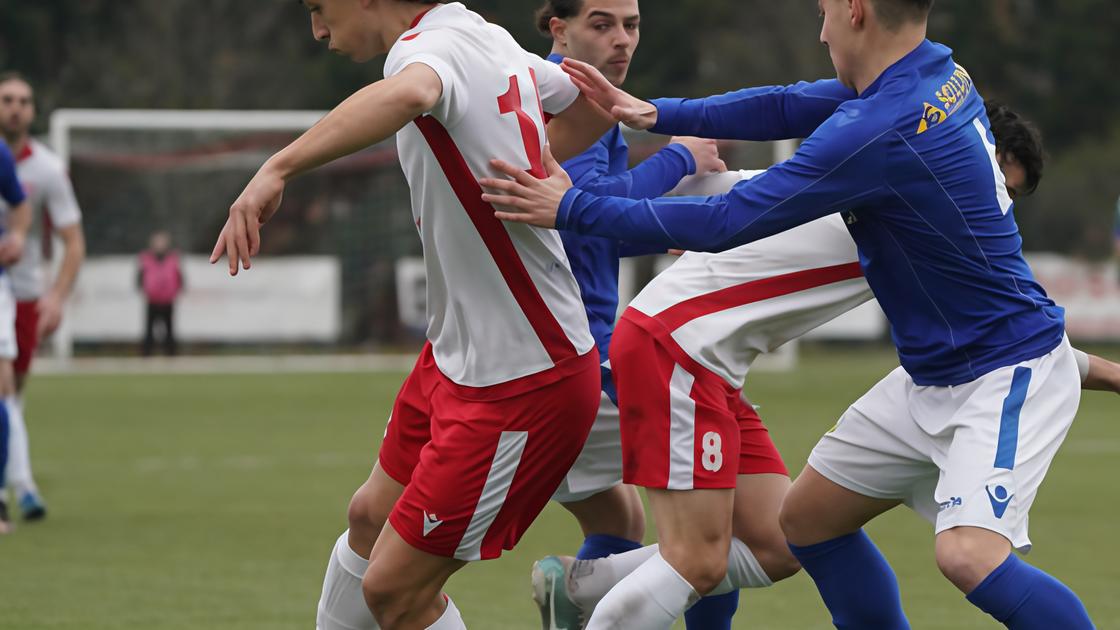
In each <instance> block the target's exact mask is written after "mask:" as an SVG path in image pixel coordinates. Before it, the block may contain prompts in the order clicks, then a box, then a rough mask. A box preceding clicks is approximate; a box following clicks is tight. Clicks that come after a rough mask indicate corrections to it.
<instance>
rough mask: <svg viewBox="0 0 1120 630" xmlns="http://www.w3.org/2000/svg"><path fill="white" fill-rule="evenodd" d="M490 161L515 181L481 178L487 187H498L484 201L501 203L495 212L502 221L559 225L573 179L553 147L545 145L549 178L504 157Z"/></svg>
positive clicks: (540, 225) (546, 225)
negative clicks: (558, 218)
mask: <svg viewBox="0 0 1120 630" xmlns="http://www.w3.org/2000/svg"><path fill="white" fill-rule="evenodd" d="M490 165H491V166H493V167H494V168H495V169H497V170H498V171H501V172H502V173H505V174H506V175H509V176H510V177H512V178H513V180H512V181H511V180H508V179H494V178H485V179H481V180H479V184H481V185H482V187H483V188H485V189H488V190H492V191H497V192H496V193H490V192H487V193H483V195H482V200H483V201H485V202H487V203H491V204H494V205H497V206H500V207H501V209H500V210H498V211H497V212H495V213H494V216H495V217H497V218H499V219H501V220H502V221H512V222H515V223H528V224H529V225H535V226H538V227H543V228H555V227H556V213H557V212H558V211H559V210H560V201H561V200H562V199H563V198H564V194H565V193H566V192H568V190H569V189H570V188H571V187H572V180H571V178H569V177H568V174H567V173H566V172H564V169H563V168H561V167H560V163H559V162H557V161H556V158H554V157H552V150H551V149H550V148H549V147H548V145H545V147H544V167H545V170H546V171H547V172H548V178H547V179H537V178H536V177H533V176H532V175H530V174H529V173H527V172H526V171H525V170H524V169H522V168H519V167H517V166H514V165H512V164H510V163H508V162H503V161H502V160H491V161H490Z"/></svg>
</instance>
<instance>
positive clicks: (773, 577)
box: [751, 537, 801, 582]
mask: <svg viewBox="0 0 1120 630" xmlns="http://www.w3.org/2000/svg"><path fill="white" fill-rule="evenodd" d="M751 552H752V553H754V556H755V558H757V559H758V564H759V565H760V566H762V570H763V571H765V572H766V577H768V578H770V581H771V582H780V581H782V580H784V579H786V578H789V577H793V576H794V575H796V574H797V572H798V571H800V570H801V563H800V562H798V561H797V558H795V557H793V553H792V552H791V551H790V550H789V545H787V544H786V541H785V539H783V538H781V537H778V538H777V539H776V540H773V541H771V542H770V543H768V544H766V545H763V546H762V547H761V548H760V549H757V550H756V549H754V548H753V547H752V548H751Z"/></svg>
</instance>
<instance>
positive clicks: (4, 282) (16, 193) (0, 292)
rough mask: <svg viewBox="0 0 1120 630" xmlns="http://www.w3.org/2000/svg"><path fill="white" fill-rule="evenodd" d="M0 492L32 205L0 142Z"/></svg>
mask: <svg viewBox="0 0 1120 630" xmlns="http://www.w3.org/2000/svg"><path fill="white" fill-rule="evenodd" d="M0 211H2V212H0V215H2V218H3V222H4V223H3V227H2V228H0V490H3V488H4V482H5V479H6V470H7V468H8V463H9V452H10V450H11V448H10V443H9V442H10V439H11V433H12V422H11V417H12V415H13V413H12V409H13V407H14V406H15V398H16V383H15V373H14V371H13V369H12V362H13V361H14V360H15V358H16V354H17V349H16V330H15V324H16V303H15V298H14V297H13V295H12V286H11V276H10V274H9V273H8V270H9V269H10V267H11V265H12V264H14V263H15V262H16V261H18V260H19V259H20V257H21V256H22V255H23V252H24V250H25V248H26V243H27V230H28V228H29V226H30V224H31V204H29V203H28V202H27V196H26V194H25V193H24V190H23V188H22V187H21V186H20V182H19V179H18V178H17V177H16V167H15V161H14V160H13V159H12V153H11V151H9V150H8V147H7V146H6V145H5V144H3V143H0ZM9 531H11V521H10V518H9V514H8V504H7V501H6V497H5V495H4V493H3V492H0V534H7V533H8V532H9Z"/></svg>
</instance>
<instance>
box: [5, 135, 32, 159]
mask: <svg viewBox="0 0 1120 630" xmlns="http://www.w3.org/2000/svg"><path fill="white" fill-rule="evenodd" d="M29 142H31V136H30V135H28V134H26V133H25V134H20V135H18V136H9V135H8V134H4V144H6V145H8V149H9V150H10V151H11V152H12V155H19V154H20V153H23V151H24V150H25V149H26V148H27V143H29Z"/></svg>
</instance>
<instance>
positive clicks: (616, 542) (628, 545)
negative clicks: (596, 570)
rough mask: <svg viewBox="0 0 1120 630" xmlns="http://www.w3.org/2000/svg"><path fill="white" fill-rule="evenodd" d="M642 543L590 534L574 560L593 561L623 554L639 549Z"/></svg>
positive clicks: (607, 535)
mask: <svg viewBox="0 0 1120 630" xmlns="http://www.w3.org/2000/svg"><path fill="white" fill-rule="evenodd" d="M641 548H642V543H640V542H635V541H633V540H627V539H626V538H619V537H618V536H611V535H609V534H592V535H590V536H588V537H587V538H584V539H583V546H582V547H580V548H579V553H577V554H576V558H579V559H580V560H594V559H595V558H606V557H607V556H609V555H611V554H616V553H625V552H627V551H634V550H635V549H641Z"/></svg>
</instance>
